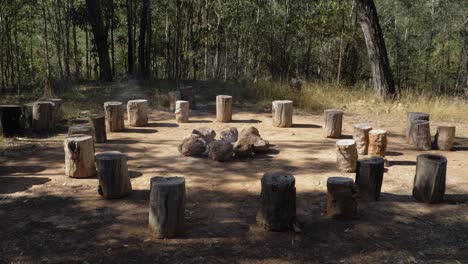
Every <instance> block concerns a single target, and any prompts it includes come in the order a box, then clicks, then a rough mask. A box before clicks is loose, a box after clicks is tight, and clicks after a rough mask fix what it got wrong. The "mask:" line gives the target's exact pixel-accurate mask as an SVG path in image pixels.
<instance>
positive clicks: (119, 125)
mask: <svg viewBox="0 0 468 264" xmlns="http://www.w3.org/2000/svg"><path fill="white" fill-rule="evenodd" d="M104 112H105V114H106V129H107V131H108V132H120V131H123V130H124V129H125V125H124V106H123V104H122V103H121V102H106V103H104Z"/></svg>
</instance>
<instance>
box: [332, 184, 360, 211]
mask: <svg viewBox="0 0 468 264" xmlns="http://www.w3.org/2000/svg"><path fill="white" fill-rule="evenodd" d="M327 216H328V217H330V218H334V219H354V218H356V216H357V202H356V189H355V186H354V182H353V180H352V179H349V178H344V177H330V178H328V180H327Z"/></svg>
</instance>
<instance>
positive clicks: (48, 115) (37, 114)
mask: <svg viewBox="0 0 468 264" xmlns="http://www.w3.org/2000/svg"><path fill="white" fill-rule="evenodd" d="M32 110H33V111H32V125H33V130H34V132H36V133H48V132H51V131H53V130H54V126H55V117H54V103H52V102H46V101H39V102H34V105H33V109H32Z"/></svg>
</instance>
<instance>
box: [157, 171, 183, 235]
mask: <svg viewBox="0 0 468 264" xmlns="http://www.w3.org/2000/svg"><path fill="white" fill-rule="evenodd" d="M150 189H151V190H150V205H149V219H148V224H149V228H150V230H151V232H152V233H153V234H154V235H155V236H156V237H157V238H173V237H175V236H177V235H179V234H181V233H183V232H184V228H185V178H184V177H169V178H163V177H154V178H151V186H150Z"/></svg>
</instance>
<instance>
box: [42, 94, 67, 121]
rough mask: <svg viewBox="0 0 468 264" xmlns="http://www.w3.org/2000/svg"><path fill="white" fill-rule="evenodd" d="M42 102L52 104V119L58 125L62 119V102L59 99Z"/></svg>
mask: <svg viewBox="0 0 468 264" xmlns="http://www.w3.org/2000/svg"><path fill="white" fill-rule="evenodd" d="M44 101H47V102H52V103H53V104H54V117H55V122H57V123H60V122H61V121H62V118H63V108H62V105H63V101H62V99H60V98H52V99H44Z"/></svg>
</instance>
